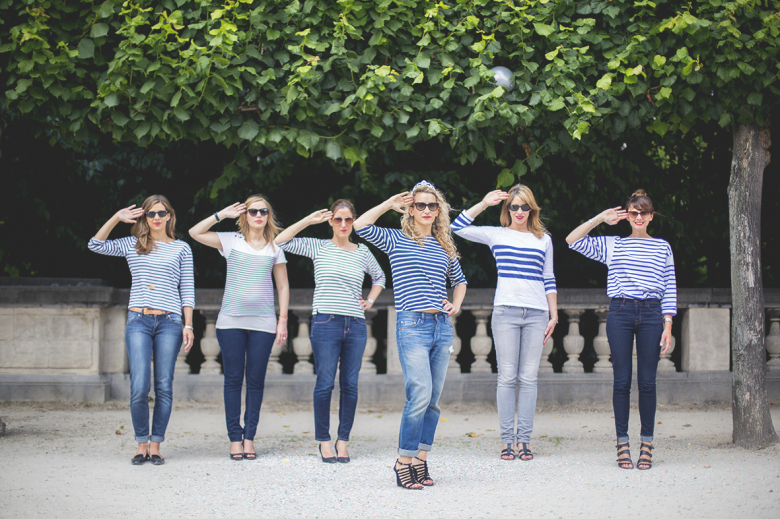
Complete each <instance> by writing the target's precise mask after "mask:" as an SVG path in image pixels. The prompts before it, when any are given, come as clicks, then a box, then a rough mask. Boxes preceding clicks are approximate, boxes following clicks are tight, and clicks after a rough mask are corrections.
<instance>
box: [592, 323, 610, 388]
mask: <svg viewBox="0 0 780 519" xmlns="http://www.w3.org/2000/svg"><path fill="white" fill-rule="evenodd" d="M608 313H609V312H608V310H607V309H606V308H599V309H598V310H596V317H598V318H599V334H598V335H596V337H594V338H593V349H594V350H595V351H596V356H597V357H598V358H599V360H598V361H597V362H596V364H594V365H593V373H612V363H611V362H610V361H609V341H608V340H607V314H608Z"/></svg>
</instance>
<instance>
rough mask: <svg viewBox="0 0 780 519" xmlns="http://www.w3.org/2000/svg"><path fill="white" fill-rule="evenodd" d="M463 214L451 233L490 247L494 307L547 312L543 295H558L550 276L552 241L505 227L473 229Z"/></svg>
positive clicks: (545, 296) (547, 306)
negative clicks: (495, 276)
mask: <svg viewBox="0 0 780 519" xmlns="http://www.w3.org/2000/svg"><path fill="white" fill-rule="evenodd" d="M473 221H474V219H473V218H471V217H470V216H469V215H468V214H466V211H463V212H462V213H460V215H459V216H458V217H457V218H456V219H455V221H454V222H452V231H453V232H454V233H455V234H457V235H458V236H460V237H461V238H465V239H467V240H470V241H474V242H477V243H484V244H485V245H487V246H488V247H490V250H491V252H492V253H493V257H494V258H495V259H496V268H497V270H498V283H497V284H496V295H495V298H494V300H493V305H494V306H518V307H525V308H535V309H537V310H545V311H548V310H549V305H548V304H547V294H555V293H557V292H558V290H557V288H556V286H555V274H553V246H552V238H550V236H549V235H548V234H545V235H543V236H542V237H541V238H537V237H536V236H534V235H533V234H531V233H524V232H518V231H513V230H512V229H510V228H508V227H477V226H473V225H471V222H473Z"/></svg>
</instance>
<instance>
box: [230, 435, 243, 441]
mask: <svg viewBox="0 0 780 519" xmlns="http://www.w3.org/2000/svg"><path fill="white" fill-rule="evenodd" d="M228 440H230V442H231V443H233V442H242V441H244V439H243V438H242V437H240V436H239V437H238V439H237V440H234V439H233V437H232V436H228Z"/></svg>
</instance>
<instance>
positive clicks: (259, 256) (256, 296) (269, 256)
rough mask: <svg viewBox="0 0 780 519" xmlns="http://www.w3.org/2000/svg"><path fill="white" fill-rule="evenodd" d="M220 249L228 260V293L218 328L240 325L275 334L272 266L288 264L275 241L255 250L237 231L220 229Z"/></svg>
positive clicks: (226, 293)
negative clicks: (222, 230) (274, 243)
mask: <svg viewBox="0 0 780 519" xmlns="http://www.w3.org/2000/svg"><path fill="white" fill-rule="evenodd" d="M217 236H218V237H219V241H220V243H221V244H222V250H220V251H219V253H220V254H222V255H223V256H224V257H225V260H226V261H227V274H226V275H225V293H224V295H223V296H222V307H221V308H220V309H219V316H218V317H217V329H226V328H239V329H242V330H256V331H260V332H268V333H276V309H275V307H274V283H273V269H274V265H276V264H277V263H287V260H286V259H285V257H284V252H283V251H282V249H280V248H279V247H276V246H274V245H273V243H269V244H267V245H266V246H265V247H263V248H262V249H260V250H255V249H253V248H252V247H251V246H250V245H249V244H248V243H247V242H246V239H245V238H244V235H243V234H241V233H238V232H218V233H217Z"/></svg>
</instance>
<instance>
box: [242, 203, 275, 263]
mask: <svg viewBox="0 0 780 519" xmlns="http://www.w3.org/2000/svg"><path fill="white" fill-rule="evenodd" d="M255 202H265V206H266V207H267V208H268V219H267V220H266V221H265V229H263V238H265V243H266V245H269V244H270V245H271V249H272V250H276V245H274V238H276V236H277V235H278V234H279V232H281V229H280V228H279V223H278V222H277V221H276V217H275V216H274V210H273V208H272V207H271V202H269V201H268V199H267V198H266V197H264V196H263V195H259V194H258V195H252V196H250V197H249V198H247V199H246V202H244V205H246V207H247V210H249V206H250V205H252V204H254V203H255ZM248 214H249V213H244V214H242V215H239V217H238V218H236V225H237V226H238V231H239V232H240V233H241V234H243V235H244V238H246V237H247V236H248V235H249V222H247V221H246V219H247V218H248V216H247V215H248Z"/></svg>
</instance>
